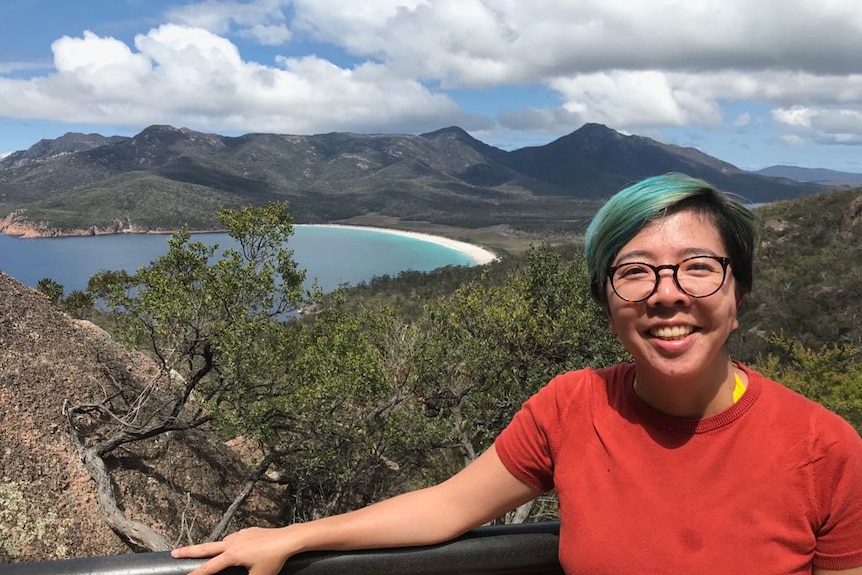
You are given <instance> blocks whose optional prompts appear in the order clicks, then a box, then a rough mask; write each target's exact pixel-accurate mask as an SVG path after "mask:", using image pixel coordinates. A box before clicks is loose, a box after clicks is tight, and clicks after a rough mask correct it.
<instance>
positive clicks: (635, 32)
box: [0, 0, 862, 141]
mask: <svg viewBox="0 0 862 575" xmlns="http://www.w3.org/2000/svg"><path fill="white" fill-rule="evenodd" d="M166 18H167V19H168V20H169V22H171V23H168V24H164V25H162V26H160V27H158V28H155V29H153V30H150V31H149V32H147V33H143V34H140V35H139V36H137V37H136V39H135V41H134V45H133V46H129V45H127V44H124V43H123V42H121V41H119V40H117V39H114V38H110V37H103V36H98V35H96V34H93V33H90V32H85V33H84V34H83V35H82V36H81V37H77V38H72V37H64V38H61V39H59V40H57V41H56V42H55V43H54V45H53V50H54V69H53V70H51V72H50V73H48V74H47V75H39V76H33V77H31V78H29V79H18V78H12V77H11V76H10V77H0V100H2V101H3V102H4V104H6V103H8V105H5V106H4V107H5V108H6V109H4V110H3V111H2V112H0V113H2V114H4V115H6V116H8V117H17V118H47V119H53V120H61V121H67V122H90V123H110V124H112V125H117V124H122V125H135V124H143V125H145V124H148V123H170V124H174V125H188V126H190V127H196V128H202V129H213V130H232V131H240V132H245V131H259V130H265V131H282V132H290V133H306V132H320V131H330V130H356V131H364V130H370V131H383V130H389V129H392V130H395V131H414V130H421V129H432V128H435V127H439V126H441V125H447V124H455V123H457V124H460V125H462V126H464V127H466V128H468V129H470V128H471V127H473V128H477V129H478V128H488V127H489V125H490V124H491V122H492V121H495V120H496V121H498V122H499V123H500V124H502V125H503V126H504V127H508V128H511V129H522V130H523V129H540V130H546V131H548V132H555V133H561V132H563V131H565V130H569V129H574V128H577V127H578V126H580V125H581V124H582V123H583V122H602V123H605V124H607V125H609V126H611V127H613V128H616V129H618V130H623V131H625V130H632V131H638V130H642V129H652V128H660V127H666V126H677V127H680V126H691V125H696V126H707V127H717V126H724V125H728V126H735V127H742V126H747V125H749V123H750V121H751V115H750V114H749V113H747V112H745V111H739V110H737V109H736V108H735V110H736V111H735V112H734V114H735V116H734V117H732V118H727V119H725V118H723V117H722V106H723V105H724V104H725V103H728V102H736V103H739V102H743V101H756V102H758V103H760V104H762V105H765V106H766V107H769V108H772V109H773V111H772V115H771V117H772V120H773V122H774V123H775V124H776V125H777V126H779V127H780V128H781V129H782V130H786V131H788V132H789V133H790V134H801V136H800V137H803V138H808V137H811V138H819V139H829V138H830V137H831V138H832V139H833V141H839V140H842V139H843V140H847V138H846V136H845V134H862V125H860V121H859V118H858V112H859V111H860V110H862V58H859V57H858V54H860V53H862V10H859V8H858V0H822V1H820V2H817V3H814V2H811V1H810V0H760V1H757V2H751V1H750V0H692V1H689V2H679V1H677V0H579V1H578V2H560V1H559V0H530V1H529V2H525V1H523V0H363V1H361V2H345V1H344V0H252V1H241V0H224V1H221V0H206V1H204V2H199V3H197V4H184V5H182V6H179V7H176V8H173V9H170V10H169V11H167V12H166ZM238 39H243V40H251V41H254V42H257V43H260V44H264V45H267V46H285V45H288V44H289V45H290V47H291V48H296V51H292V52H291V54H297V53H300V54H302V50H303V49H307V50H311V49H312V48H310V47H309V46H320V45H321V44H324V43H329V44H332V45H334V47H335V48H334V50H335V51H339V52H344V53H347V54H349V55H350V56H352V57H353V58H354V59H355V60H354V61H356V62H359V64H358V65H355V66H353V65H351V66H350V67H347V66H343V65H342V66H339V65H338V64H337V63H336V62H334V61H327V60H325V59H323V58H322V57H320V56H316V55H314V53H313V52H310V51H309V52H305V55H304V56H294V57H287V56H284V55H282V56H280V57H277V58H275V60H273V59H270V60H269V61H268V62H267V63H261V62H255V61H251V60H250V59H249V58H250V57H249V56H248V55H247V54H243V53H241V52H240V49H239V48H238V45H241V44H242V43H241V42H239V40H238ZM233 40H237V42H239V44H237V43H234V41H233ZM306 42H308V43H306ZM303 47H305V48H303ZM273 61H274V62H275V65H270V64H269V62H273ZM16 66H18V67H16ZM20 66H21V64H17V65H16V64H12V63H5V64H3V63H0V74H7V75H8V74H9V73H10V72H12V71H16V70H18V71H20V70H22V68H21V67H20ZM525 85H532V86H538V87H542V88H544V89H547V90H550V91H551V92H552V93H553V95H554V96H556V97H557V99H558V100H559V103H558V104H556V103H555V104H553V105H548V107H547V108H536V107H531V108H519V107H516V106H517V105H516V104H513V105H512V106H509V107H507V108H506V109H502V110H499V111H496V112H491V113H490V114H491V116H490V117H485V118H479V117H477V116H475V115H471V114H467V113H465V112H463V111H461V110H460V109H459V108H458V106H457V105H456V103H455V101H454V100H453V98H451V97H450V96H449V95H448V94H449V92H448V90H450V89H456V88H476V87H478V88H491V89H493V88H497V87H501V86H525ZM453 93H454V92H453ZM495 113H496V114H497V116H496V117H494V114H495ZM854 114H856V115H854Z"/></svg>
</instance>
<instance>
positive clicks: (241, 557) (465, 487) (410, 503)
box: [173, 447, 540, 575]
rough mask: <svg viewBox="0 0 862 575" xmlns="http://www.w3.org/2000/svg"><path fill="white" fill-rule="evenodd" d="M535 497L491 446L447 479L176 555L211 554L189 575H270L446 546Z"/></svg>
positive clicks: (238, 534)
mask: <svg viewBox="0 0 862 575" xmlns="http://www.w3.org/2000/svg"><path fill="white" fill-rule="evenodd" d="M538 495H540V493H539V492H537V491H536V490H534V489H533V488H531V487H528V486H527V485H525V484H524V483H522V482H521V481H519V480H518V479H516V478H515V477H514V476H513V475H512V474H511V473H509V471H508V470H507V469H506V468H505V467H504V466H503V463H502V462H501V461H500V458H499V456H498V455H497V452H496V450H495V449H494V447H491V448H490V449H489V450H488V451H486V452H485V453H483V454H482V455H481V456H480V457H479V458H478V459H476V461H474V462H473V463H471V464H470V465H468V466H467V467H465V468H464V469H463V470H462V471H460V472H459V473H458V474H456V475H454V476H453V477H451V478H450V479H448V480H446V481H444V482H443V483H440V484H439V485H435V486H434V487H429V488H427V489H420V490H418V491H412V492H409V493H405V494H403V495H399V496H397V497H393V498H392V499H387V500H385V501H381V502H380V503H375V504H374V505H370V506H368V507H365V508H363V509H359V510H357V511H352V512H350V513H345V514H342V515H335V516H332V517H326V518H324V519H319V520H316V521H311V522H308V523H295V524H293V525H288V526H287V527H281V528H277V529H261V528H251V529H244V530H242V531H238V532H236V533H234V534H231V535H228V536H227V537H225V538H224V540H222V541H218V542H214V543H202V544H200V545H193V546H190V547H182V548H180V549H176V550H175V551H174V552H173V556H174V557H177V558H180V557H186V558H188V557H195V558H199V557H212V559H210V560H209V561H207V562H206V563H204V564H203V565H202V566H201V567H199V568H198V569H195V570H194V571H192V572H191V573H190V574H189V575H212V574H214V573H218V572H219V571H222V570H223V569H225V568H227V567H231V566H243V567H246V568H247V569H248V572H249V575H275V574H276V573H278V572H279V571H280V570H281V568H282V566H283V565H284V563H285V562H286V561H287V559H288V558H289V557H291V556H292V555H295V554H297V553H302V552H305V551H320V550H332V551H347V550H354V549H375V548H386V547H407V546H414V545H430V544H433V543H440V542H442V541H447V540H449V539H452V538H453V537H457V536H458V535H461V534H462V533H464V532H465V531H468V530H470V529H472V528H474V527H478V526H479V525H482V524H484V523H487V522H488V521H490V520H491V519H494V518H497V517H500V516H501V515H503V514H504V513H506V512H507V511H509V510H511V509H513V508H515V507H517V506H518V505H521V504H522V503H526V502H527V501H530V500H531V499H534V498H535V497H537V496H538Z"/></svg>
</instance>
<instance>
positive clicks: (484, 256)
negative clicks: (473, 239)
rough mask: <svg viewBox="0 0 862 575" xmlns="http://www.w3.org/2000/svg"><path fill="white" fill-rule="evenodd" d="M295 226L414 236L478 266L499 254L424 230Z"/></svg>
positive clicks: (323, 225) (333, 225)
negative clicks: (455, 253) (464, 256)
mask: <svg viewBox="0 0 862 575" xmlns="http://www.w3.org/2000/svg"><path fill="white" fill-rule="evenodd" d="M294 226H308V227H312V226H313V227H318V228H345V229H353V230H367V231H372V232H383V233H388V234H393V235H396V236H402V237H406V238H413V239H417V240H421V241H424V242H428V243H432V244H437V245H438V246H444V247H447V248H449V249H453V250H455V251H458V252H461V253H462V254H465V255H467V256H469V257H471V258H473V262H474V263H475V265H477V266H484V265H487V264H489V263H491V262H493V261H497V260H498V259H500V258H499V256H497V254H495V253H494V252H492V251H491V250H487V249H485V248H483V247H481V246H477V245H476V244H471V243H468V242H462V241H458V240H452V239H449V238H447V237H443V236H436V235H433V234H425V233H422V232H408V231H406V230H396V229H393V228H379V227H375V226H357V225H350V224H294Z"/></svg>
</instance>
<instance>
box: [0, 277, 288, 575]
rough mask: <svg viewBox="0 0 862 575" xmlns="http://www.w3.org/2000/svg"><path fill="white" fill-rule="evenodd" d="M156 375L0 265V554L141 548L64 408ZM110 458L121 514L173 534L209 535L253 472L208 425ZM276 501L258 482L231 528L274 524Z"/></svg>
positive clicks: (177, 538) (2, 558) (9, 558)
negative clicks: (102, 502) (114, 523)
mask: <svg viewBox="0 0 862 575" xmlns="http://www.w3.org/2000/svg"><path fill="white" fill-rule="evenodd" d="M152 375H153V368H152V365H151V364H150V363H149V362H148V361H147V360H146V358H145V357H143V356H141V355H139V354H137V353H133V352H129V351H127V350H125V349H124V348H122V347H121V346H120V345H119V344H117V343H116V342H115V341H114V340H113V339H112V338H111V337H110V336H109V335H108V334H107V333H106V332H104V331H101V330H100V329H98V328H95V327H94V326H93V325H92V324H87V323H82V322H78V321H75V320H72V319H71V318H70V317H68V316H67V315H65V314H64V313H62V312H60V311H59V310H58V309H56V308H55V307H54V306H53V305H52V304H51V302H50V301H49V300H48V298H47V297H45V296H43V295H41V294H40V293H38V292H36V291H34V290H32V289H30V288H27V287H25V286H23V285H21V284H19V283H18V282H16V281H15V280H13V279H12V278H10V277H9V276H7V275H5V274H3V273H2V272H0V453H2V457H0V563H8V562H17V561H35V560H46V559H55V558H62V557H84V556H96V555H112V554H117V553H127V552H129V551H136V550H138V549H137V548H136V547H135V546H134V545H133V544H131V543H130V542H129V541H127V540H124V538H122V537H120V536H119V535H118V534H116V533H115V532H114V531H112V530H111V528H109V527H108V523H107V522H106V521H105V517H104V516H103V514H102V513H101V511H100V509H99V506H98V504H97V500H98V496H97V495H98V494H97V492H96V485H95V483H94V481H93V480H92V478H91V476H90V474H88V473H87V471H86V469H85V468H84V466H83V465H82V462H81V458H80V457H79V454H78V451H77V450H76V448H75V445H74V442H73V439H72V438H73V435H72V433H70V431H71V430H70V424H69V420H68V419H67V417H66V416H65V415H64V411H66V410H67V409H68V407H69V406H75V405H82V404H88V403H98V402H101V401H104V399H105V398H106V396H107V395H109V394H112V393H116V390H117V389H118V387H119V386H122V387H123V388H124V389H126V390H127V391H128V390H131V392H132V394H134V393H135V390H136V389H138V390H141V389H143V388H144V386H145V385H147V382H148V381H151V378H152ZM136 386H137V387H136ZM105 464H106V466H107V468H108V471H109V473H110V477H111V481H112V483H113V489H114V492H115V494H116V497H117V502H118V503H119V505H120V508H121V511H122V513H124V515H125V516H126V517H128V518H129V519H131V520H133V521H138V522H140V523H142V524H146V525H148V526H151V527H152V528H153V529H154V530H155V531H157V532H158V533H160V534H161V535H162V536H163V537H164V538H165V540H166V541H168V542H169V543H170V544H176V543H180V542H183V543H185V542H187V541H189V540H200V539H201V538H202V537H204V535H205V534H207V533H208V532H209V530H210V529H212V527H213V526H214V525H215V524H216V522H217V521H218V519H219V518H220V516H221V514H222V512H223V511H224V510H225V509H226V508H227V507H228V505H229V504H230V503H231V501H232V500H233V498H234V497H235V496H236V494H237V493H238V492H239V491H240V489H242V486H243V484H244V482H245V478H246V476H247V474H248V472H249V469H248V467H247V466H246V465H245V464H244V463H243V462H242V460H241V459H240V457H239V456H238V455H237V454H236V453H235V452H234V451H232V450H231V449H230V448H228V447H227V446H226V445H224V444H223V443H221V442H220V441H218V440H217V439H216V438H215V436H214V435H213V434H212V433H211V432H209V431H208V430H206V429H197V430H189V431H183V432H172V433H170V434H167V435H165V436H163V437H160V438H159V439H155V440H148V441H147V442H142V443H138V444H130V445H129V446H127V447H125V448H122V449H120V450H118V451H117V452H115V453H113V454H111V455H110V456H108V457H106V458H105ZM279 511H280V503H279V498H278V494H277V493H276V492H274V491H271V490H269V491H268V490H267V488H266V487H265V486H262V487H260V488H258V489H256V491H255V494H254V495H253V497H252V498H251V499H250V500H249V501H247V502H246V505H245V506H244V507H243V509H242V510H241V512H240V513H239V515H238V516H237V517H236V518H235V522H234V523H233V525H232V529H235V528H239V527H241V526H244V525H251V524H256V525H267V524H273V523H277V522H278V514H279Z"/></svg>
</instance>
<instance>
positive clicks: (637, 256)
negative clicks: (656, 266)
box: [614, 247, 719, 262]
mask: <svg viewBox="0 0 862 575" xmlns="http://www.w3.org/2000/svg"><path fill="white" fill-rule="evenodd" d="M717 255H719V254H717V253H716V252H715V250H712V249H710V248H704V247H691V248H685V249H684V250H681V251H679V252H677V254H676V258H677V261H680V260H684V259H685V258H689V257H692V256H717ZM642 259H647V260H648V259H655V257H654V254H653V252H651V251H649V250H631V251H628V252H623V253H620V254H617V257H615V258H614V261H616V262H620V261H622V260H636V261H641V260H642Z"/></svg>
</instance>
